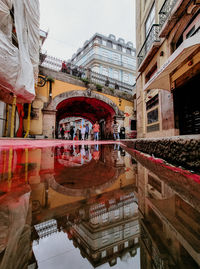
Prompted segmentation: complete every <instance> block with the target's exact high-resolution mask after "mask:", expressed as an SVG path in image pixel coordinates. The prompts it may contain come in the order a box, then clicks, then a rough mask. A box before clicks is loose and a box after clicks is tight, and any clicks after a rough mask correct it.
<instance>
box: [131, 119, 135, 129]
mask: <svg viewBox="0 0 200 269" xmlns="http://www.w3.org/2000/svg"><path fill="white" fill-rule="evenodd" d="M135 130H136V120H131V131H135Z"/></svg>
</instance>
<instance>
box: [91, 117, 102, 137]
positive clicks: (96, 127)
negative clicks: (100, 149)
mask: <svg viewBox="0 0 200 269" xmlns="http://www.w3.org/2000/svg"><path fill="white" fill-rule="evenodd" d="M92 128H93V132H94V140H99V129H100V126H99V124H98V121H96V122H95V124H94V125H93V127H92Z"/></svg>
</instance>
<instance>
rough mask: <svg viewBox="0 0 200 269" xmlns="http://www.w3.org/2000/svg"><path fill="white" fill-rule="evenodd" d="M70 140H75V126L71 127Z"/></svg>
mask: <svg viewBox="0 0 200 269" xmlns="http://www.w3.org/2000/svg"><path fill="white" fill-rule="evenodd" d="M69 133H70V138H71V140H73V139H74V126H71V127H70V132H69Z"/></svg>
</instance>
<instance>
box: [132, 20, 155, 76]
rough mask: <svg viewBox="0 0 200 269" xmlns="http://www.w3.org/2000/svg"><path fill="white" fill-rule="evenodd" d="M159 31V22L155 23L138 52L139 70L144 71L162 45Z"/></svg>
mask: <svg viewBox="0 0 200 269" xmlns="http://www.w3.org/2000/svg"><path fill="white" fill-rule="evenodd" d="M159 31H160V26H159V24H153V25H152V27H151V30H150V31H149V33H148V35H147V37H146V40H145V42H144V44H143V46H142V48H141V50H140V52H139V53H138V56H137V63H138V71H139V72H142V71H143V70H144V69H145V67H146V66H147V65H148V63H149V61H150V60H151V59H152V58H153V56H154V54H155V53H156V51H157V50H158V48H159V46H160V38H159Z"/></svg>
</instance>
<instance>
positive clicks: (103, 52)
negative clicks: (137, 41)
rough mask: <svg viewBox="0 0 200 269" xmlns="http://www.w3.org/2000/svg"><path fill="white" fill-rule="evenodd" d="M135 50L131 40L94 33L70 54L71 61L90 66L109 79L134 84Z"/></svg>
mask: <svg viewBox="0 0 200 269" xmlns="http://www.w3.org/2000/svg"><path fill="white" fill-rule="evenodd" d="M135 53H136V50H135V48H133V43H132V42H130V41H129V42H127V43H125V40H124V39H123V38H119V39H118V40H117V39H116V37H115V36H114V35H112V34H110V35H109V36H108V37H106V36H104V35H101V34H98V33H96V34H95V35H93V36H92V37H91V38H90V40H87V41H85V43H84V45H83V47H82V48H79V49H78V50H77V52H76V53H75V54H74V55H73V56H72V58H71V63H72V64H75V65H78V66H82V67H86V68H90V69H91V70H92V71H93V72H96V73H99V74H101V75H103V76H105V77H108V78H109V80H110V79H115V80H118V81H120V82H123V83H126V84H129V85H134V84H135V77H136V75H135V72H136V55H135Z"/></svg>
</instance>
